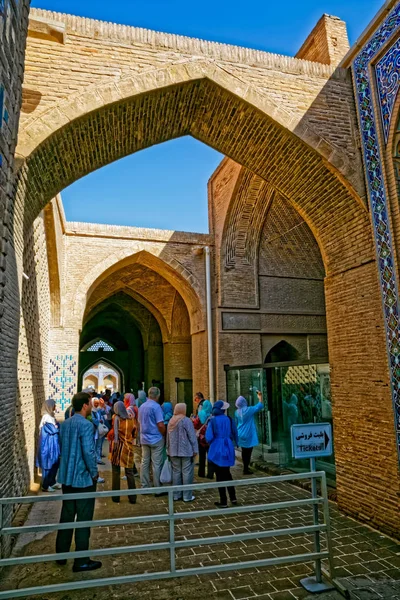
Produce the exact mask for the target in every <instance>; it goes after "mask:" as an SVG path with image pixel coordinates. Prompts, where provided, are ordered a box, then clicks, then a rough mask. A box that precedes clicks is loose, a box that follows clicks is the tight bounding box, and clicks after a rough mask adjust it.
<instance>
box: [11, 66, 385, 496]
mask: <svg viewBox="0 0 400 600" xmlns="http://www.w3.org/2000/svg"><path fill="white" fill-rule="evenodd" d="M196 69H197V66H196V68H195V69H194V72H193V71H191V70H190V69H189V68H186V70H185V73H184V74H183V71H182V72H181V71H179V69H178V70H177V71H176V72H175V75H174V74H173V73H172V72H171V73H168V78H167V79H166V80H165V81H168V82H170V85H165V81H164V80H163V83H162V85H161V86H157V85H156V84H155V83H154V78H153V77H152V75H150V76H149V77H148V78H147V75H143V80H142V81H141V85H140V86H136V83H137V82H135V86H132V85H127V86H125V87H122V88H121V89H119V91H118V93H120V94H121V95H120V96H119V97H118V98H115V96H114V97H113V101H112V102H109V101H106V102H105V101H104V95H102V94H99V96H98V97H97V98H96V97H94V96H93V93H92V92H91V93H90V103H89V98H88V99H87V100H88V101H87V102H86V101H83V103H82V104H80V107H81V108H80V110H82V111H83V112H82V114H81V116H80V117H79V118H73V119H72V120H70V117H66V118H65V119H62V126H60V127H59V125H60V120H59V119H56V118H55V119H54V123H55V125H54V127H53V129H52V128H51V126H50V127H49V122H51V115H50V112H51V111H50V112H49V113H48V114H47V115H46V124H45V123H43V124H42V125H43V128H42V130H41V135H39V136H38V139H40V145H39V142H38V143H36V142H32V139H31V140H29V139H27V140H23V137H21V140H23V142H22V143H25V142H26V145H25V147H24V150H26V152H25V154H24V153H22V157H23V158H24V159H25V160H24V162H22V163H21V169H20V173H19V177H20V178H19V186H18V191H17V206H18V207H19V210H20V211H21V213H22V214H21V215H20V218H19V221H18V223H23V224H24V228H18V227H17V228H16V230H15V235H16V244H15V245H16V246H17V247H22V245H23V243H22V240H23V238H24V234H25V233H26V232H27V231H28V230H29V228H30V227H31V225H32V222H33V219H34V218H35V217H36V216H37V215H38V214H39V212H40V210H41V209H42V208H43V207H44V206H45V205H46V203H47V202H49V201H50V200H51V198H52V197H54V196H55V195H56V193H58V192H59V191H60V190H62V189H63V187H65V186H66V185H68V184H69V183H71V182H72V181H74V180H76V179H77V178H79V177H82V176H84V175H85V174H87V173H88V172H90V171H92V170H94V169H96V168H99V167H101V166H103V165H105V164H107V163H109V162H111V161H113V160H116V159H117V158H119V157H122V156H125V155H127V154H129V153H132V152H136V151H138V150H140V149H142V148H144V147H147V146H149V145H152V144H155V143H161V142H162V141H165V140H166V139H171V138H172V137H178V136H181V135H188V134H190V135H193V136H194V137H196V138H197V139H199V140H201V141H203V142H204V143H207V144H209V145H210V146H212V147H214V148H215V149H217V150H219V151H220V152H222V153H224V154H225V155H227V156H230V157H232V158H234V159H235V160H236V161H237V162H238V163H240V164H241V165H243V166H244V167H246V168H247V169H249V170H250V171H252V172H253V173H254V174H256V175H257V176H259V177H260V178H261V179H263V180H264V181H268V183H269V184H270V185H271V186H272V187H273V188H274V189H275V190H279V192H280V193H281V194H282V195H283V196H284V197H285V199H286V200H287V201H288V202H290V203H291V205H292V206H293V207H295V209H296V210H297V211H298V212H299V214H301V215H302V216H303V217H304V219H305V221H306V222H307V224H308V226H309V227H310V230H311V231H312V232H313V234H314V236H315V238H316V240H317V242H318V245H319V247H320V250H321V254H322V257H323V261H324V266H325V271H326V279H325V290H326V309H327V310H326V312H327V323H328V334H329V339H330V340H331V341H330V343H329V351H330V360H331V363H332V365H333V367H334V369H333V377H334V379H335V381H334V386H333V389H334V393H335V397H334V414H335V419H336V427H337V428H339V429H340V431H341V432H342V433H343V436H345V431H346V429H347V427H348V422H349V420H350V421H351V422H354V423H356V422H357V419H358V410H357V408H356V407H357V402H354V404H353V405H349V403H348V402H347V398H348V396H349V394H350V393H351V394H352V396H353V398H354V397H357V398H358V399H359V404H361V403H362V404H364V405H365V404H368V406H374V403H375V399H376V395H377V394H379V395H380V397H381V398H382V403H384V404H385V406H391V398H390V393H389V391H388V388H387V389H386V388H385V392H384V393H383V392H382V386H381V385H380V384H378V383H374V384H373V385H371V384H370V381H369V374H370V373H371V372H372V371H373V370H374V368H375V365H376V356H377V352H378V354H379V357H380V358H379V361H380V363H379V364H380V365H381V366H382V369H381V370H380V371H381V372H382V374H383V375H382V376H383V377H384V378H385V382H387V372H386V370H385V366H384V365H386V355H385V352H384V344H383V334H382V313H381V310H380V296H379V285H378V280H377V275H376V273H377V271H376V264H375V257H374V253H373V244H372V238H371V230H370V222H369V214H368V211H367V209H366V207H365V205H364V203H363V201H362V200H361V199H360V198H359V197H358V196H357V194H356V193H355V191H354V188H353V187H352V184H351V183H350V179H351V180H352V181H354V179H353V178H352V175H351V172H350V170H349V172H348V175H349V179H348V180H346V179H345V175H346V173H345V172H346V168H344V171H343V169H342V171H340V169H341V167H340V162H341V160H340V156H339V154H340V153H337V152H334V151H333V149H331V148H329V147H328V146H329V144H328V145H326V144H325V143H324V140H322V139H320V138H318V136H316V137H314V136H313V135H312V134H311V135H308V134H310V132H309V131H308V129H307V127H306V126H304V127H302V126H301V125H300V126H299V127H298V129H297V131H298V135H296V134H295V133H294V132H293V128H294V127H293V122H292V120H291V119H290V118H286V117H285V116H284V115H283V114H282V112H281V111H280V110H279V108H278V107H277V106H275V104H274V103H273V102H272V101H271V99H268V100H265V101H264V99H262V98H261V97H260V98H259V99H258V100H257V99H256V98H255V97H254V96H253V95H252V93H250V94H249V93H248V86H247V85H245V86H242V85H240V84H239V83H238V80H237V79H235V78H234V77H231V78H230V77H229V76H226V77H225V74H224V75H223V76H222V75H221V76H219V71H218V69H216V68H215V65H214V66H213V67H212V69H211V70H210V69H209V67H207V68H206V69H205V70H203V71H202V70H201V69H200V70H196ZM178 71H179V76H178V81H177V79H176V73H178ZM132 89H135V90H137V92H136V93H135V92H134V93H133V92H132ZM121 90H122V91H121ZM102 91H104V90H102ZM251 99H253V102H250V101H249V100H251ZM74 102H76V99H75V100H74ZM97 103H98V105H97ZM100 105H101V106H100ZM66 108H68V109H70V108H71V107H66ZM67 112H68V111H67ZM69 114H71V113H69ZM57 115H58V116H59V115H60V113H59V112H58V113H57ZM55 116H56V115H55ZM49 119H50V121H49ZM116 123H117V124H118V126H119V127H120V128H121V130H123V131H124V132H126V133H125V135H123V136H121V137H120V138H118V137H117V138H116V136H115V135H114V132H115V124H116ZM137 123H139V124H140V126H139V127H136V125H135V124H137ZM35 125H37V129H38V130H40V128H41V124H40V123H36V124H35ZM88 132H94V134H93V135H88ZM238 132H239V133H238ZM28 137H29V136H28ZM306 140H309V143H307V141H306ZM66 148H73V149H74V151H73V152H66V151H65V149H66ZM99 148H102V152H99ZM335 165H336V166H335ZM288 172H290V173H292V174H293V176H291V177H288ZM38 174H40V176H39V175H38ZM28 207H29V208H28ZM25 208H26V210H25ZM172 264H173V261H172ZM172 269H174V267H172ZM183 270H184V269H183V268H182V271H183ZM175 272H177V269H175ZM178 272H179V273H180V274H182V273H181V271H180V270H179V271H178ZM187 281H188V282H189V287H191V288H192V289H195V284H196V281H195V278H194V277H192V278H191V277H190V276H189V277H188V278H187ZM344 290H345V291H344ZM85 293H86V292H84V295H85ZM196 293H197V292H196ZM198 296H199V297H200V298H201V297H202V293H201V290H200V292H199V294H198ZM8 300H9V301H8V302H7V303H6V305H7V306H8V307H10V306H11V307H12V302H11V301H10V299H8ZM81 300H82V297H81ZM185 301H186V298H185ZM200 305H201V304H200ZM187 306H188V308H189V311H188V312H189V318H190V322H191V328H192V329H193V327H192V324H193V320H194V315H193V311H192V306H191V305H190V304H189V303H188V304H187ZM203 308H204V304H203ZM8 310H11V312H12V309H10V308H8ZM343 315H344V316H345V322H344V319H343ZM9 321H10V322H12V321H13V319H12V318H10V319H9ZM360 332H362V333H361V335H362V337H363V339H364V340H371V339H374V340H375V341H376V345H375V346H374V351H372V350H371V349H370V348H371V347H372V346H368V347H367V346H366V347H365V352H363V360H362V361H360V360H359V357H358V354H357V349H356V348H355V346H354V344H349V343H348V340H349V338H352V337H353V336H355V335H360ZM381 346H382V348H381ZM375 350H376V351H375ZM71 356H72V354H71ZM353 361H356V362H357V365H358V370H357V373H355V372H352V371H351V370H350V369H349V365H350V364H352V362H353ZM71 362H72V363H74V357H73V358H72V359H71ZM382 428H383V429H382V431H381V432H380V433H378V431H374V432H373V433H372V436H375V435H376V440H375V441H376V443H379V439H380V437H381V436H382V432H383V430H384V435H385V436H386V435H387V436H388V438H390V439H391V440H392V441H393V431H392V428H390V427H389V425H388V423H386V422H385V423H382ZM354 435H355V436H356V438H357V439H356V440H355V444H356V445H357V447H360V448H362V446H363V444H364V443H365V436H366V432H365V431H363V430H362V429H357V428H355V434H354ZM369 443H374V440H372V439H371V437H369ZM342 447H344V446H343V445H342ZM393 461H394V462H395V461H396V459H395V457H394V458H393ZM394 462H393V464H394ZM358 467H359V468H360V469H361V470H362V475H363V479H364V481H365V482H368V481H369V480H370V478H371V472H372V471H373V469H371V467H370V466H368V468H366V466H365V465H364V463H363V460H362V457H361V456H360V457H359V464H358ZM376 468H379V464H377V465H376ZM341 469H342V482H343V485H345V484H346V481H347V480H348V477H349V473H350V472H353V471H354V464H353V458H351V459H350V458H349V457H347V455H346V453H345V452H344V453H343V457H342V460H341ZM382 493H384V494H385V493H387V490H386V489H383V490H382ZM365 500H366V502H367V503H368V499H367V498H365Z"/></svg>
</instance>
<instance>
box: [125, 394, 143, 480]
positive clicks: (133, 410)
mask: <svg viewBox="0 0 400 600" xmlns="http://www.w3.org/2000/svg"><path fill="white" fill-rule="evenodd" d="M124 405H125V408H126V412H127V413H128V415H129V417H130V418H131V419H133V421H134V426H135V431H136V435H135V437H134V439H133V444H134V449H133V450H134V464H133V474H134V475H136V476H138V474H139V469H140V463H141V460H142V455H141V452H140V448H139V446H138V444H137V441H138V439H139V419H138V417H139V409H138V407H137V405H136V399H135V396H134V394H132V393H131V392H127V393H126V394H125V396H124ZM122 479H126V477H122Z"/></svg>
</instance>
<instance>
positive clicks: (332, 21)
mask: <svg viewBox="0 0 400 600" xmlns="http://www.w3.org/2000/svg"><path fill="white" fill-rule="evenodd" d="M349 48H350V46H349V38H348V36H347V28H346V23H345V22H344V21H342V20H341V19H338V18H337V17H333V16H331V15H326V14H325V15H322V17H321V18H320V20H319V21H318V23H317V24H316V25H315V27H314V28H313V30H312V31H311V33H310V35H309V36H308V37H307V39H306V40H305V42H304V43H303V45H302V46H301V48H300V50H299V51H298V52H297V54H296V57H297V58H302V59H304V60H311V61H315V62H318V63H323V64H324V65H338V64H339V63H340V61H341V60H342V58H343V57H344V56H345V54H346V53H347V51H348V50H349Z"/></svg>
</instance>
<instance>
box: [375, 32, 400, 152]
mask: <svg viewBox="0 0 400 600" xmlns="http://www.w3.org/2000/svg"><path fill="white" fill-rule="evenodd" d="M375 71H376V83H377V86H378V94H379V99H380V103H379V104H380V110H381V117H382V127H383V133H384V136H385V142H387V140H388V136H389V128H390V121H391V119H392V113H393V108H394V104H395V101H396V97H397V92H398V91H399V87H400V39H398V40H396V42H395V43H394V44H393V46H392V47H391V48H390V49H389V50H388V51H387V52H386V54H384V56H383V57H382V58H381V59H380V61H379V62H377V63H376V67H375Z"/></svg>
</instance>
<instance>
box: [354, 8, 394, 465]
mask: <svg viewBox="0 0 400 600" xmlns="http://www.w3.org/2000/svg"><path fill="white" fill-rule="evenodd" d="M399 27H400V3H397V5H396V6H395V7H394V9H393V10H392V11H391V12H390V13H389V15H388V16H387V17H386V19H385V21H384V22H383V23H382V25H381V26H380V27H379V28H378V29H377V31H376V32H375V33H374V35H373V36H372V37H371V38H370V39H369V41H368V42H367V43H366V45H365V46H364V47H363V48H362V49H361V50H360V52H359V54H358V55H357V57H356V59H355V60H354V62H353V75H354V82H355V89H356V102H357V107H358V115H359V120H360V129H361V139H362V147H363V153H364V161H365V170H366V177H367V185H368V195H369V201H370V205H371V215H372V223H373V229H374V236H375V249H376V256H377V262H378V268H379V275H380V283H381V291H382V301H383V311H384V319H385V330H386V342H387V350H388V356H389V366H390V375H391V386H392V397H393V409H394V415H395V427H396V435H397V437H396V440H397V450H398V456H399V463H400V319H399V315H400V311H399V295H398V288H397V281H396V273H395V266H394V251H393V244H392V238H391V233H390V223H389V216H388V200H387V190H386V186H385V181H384V177H383V171H382V156H381V151H380V147H379V139H378V134H377V127H378V125H379V121H378V120H377V118H376V115H375V110H374V105H373V85H374V82H373V81H372V77H371V70H370V65H371V64H372V63H373V61H374V59H375V58H376V56H377V54H378V52H380V51H381V50H382V49H383V47H384V46H385V44H388V43H389V44H390V41H391V40H392V38H393V37H394V36H395V35H396V32H398V30H399ZM394 46H396V44H393V45H392V46H391V47H389V48H388V50H387V52H386V53H385V55H384V56H383V57H382V58H380V61H379V62H380V63H381V65H382V72H383V70H384V68H385V69H386V70H387V71H388V69H389V65H390V61H391V60H393V57H391V58H387V55H388V54H389V53H390V52H391V51H393V48H394ZM384 65H385V67H383V66H384ZM389 78H390V77H389ZM389 89H391V88H390V86H389V85H382V86H381V87H380V88H379V93H380V96H379V102H380V104H381V105H383V104H385V106H384V107H382V115H383V121H384V124H385V123H386V121H387V119H388V118H389V121H390V114H389V113H390V110H391V109H393V105H392V106H391V108H390V105H391V102H392V100H391V98H390V100H389V97H388V90H389ZM393 102H394V100H393ZM378 119H379V117H378ZM384 127H385V125H384Z"/></svg>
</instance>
